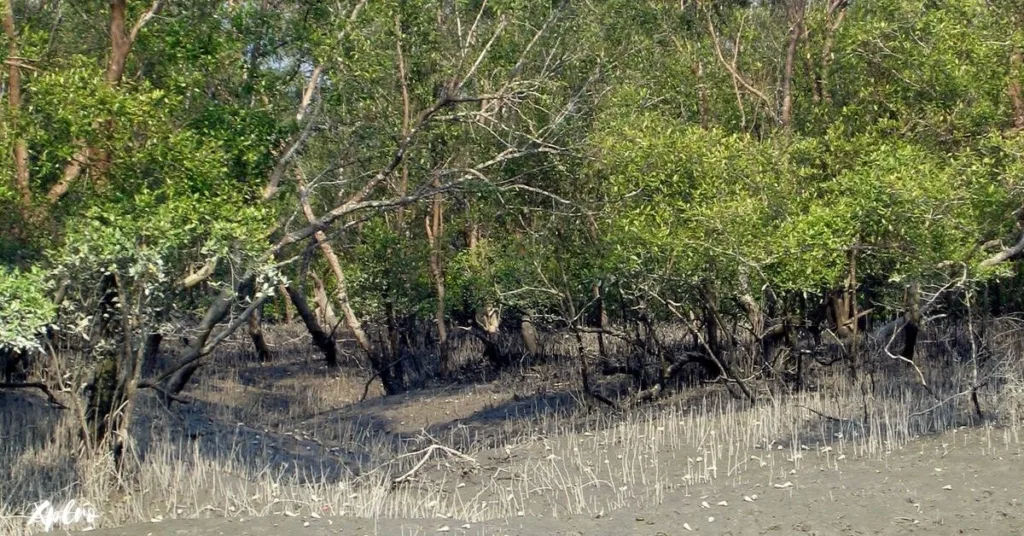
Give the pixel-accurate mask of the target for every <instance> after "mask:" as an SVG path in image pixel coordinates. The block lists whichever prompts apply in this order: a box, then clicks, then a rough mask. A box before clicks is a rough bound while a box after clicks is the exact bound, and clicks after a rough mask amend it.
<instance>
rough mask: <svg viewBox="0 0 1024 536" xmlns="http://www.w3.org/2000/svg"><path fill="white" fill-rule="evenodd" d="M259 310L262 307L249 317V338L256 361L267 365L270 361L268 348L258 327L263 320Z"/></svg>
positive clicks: (260, 328) (261, 329)
mask: <svg viewBox="0 0 1024 536" xmlns="http://www.w3.org/2000/svg"><path fill="white" fill-rule="evenodd" d="M260 309H262V307H261V308H259V309H256V310H255V311H253V313H252V314H251V315H249V338H250V339H252V346H253V348H254V349H255V350H256V359H258V360H259V362H260V363H267V362H269V361H270V346H268V345H267V339H266V338H265V337H264V336H263V328H262V327H261V326H260V323H261V322H262V320H263V312H262V311H261V310H260Z"/></svg>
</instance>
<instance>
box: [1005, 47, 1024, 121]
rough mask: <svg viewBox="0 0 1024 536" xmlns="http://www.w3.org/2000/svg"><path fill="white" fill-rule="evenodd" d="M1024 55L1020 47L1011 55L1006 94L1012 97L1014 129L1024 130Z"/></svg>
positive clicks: (1014, 49) (1015, 48)
mask: <svg viewBox="0 0 1024 536" xmlns="http://www.w3.org/2000/svg"><path fill="white" fill-rule="evenodd" d="M1022 66H1024V54H1022V53H1021V50H1020V47H1013V52H1011V53H1010V85H1009V87H1007V89H1006V92H1007V93H1008V94H1009V96H1010V106H1011V109H1012V111H1013V129H1014V130H1015V131H1021V130H1024V96H1022V95H1021V77H1022V76H1024V69H1022Z"/></svg>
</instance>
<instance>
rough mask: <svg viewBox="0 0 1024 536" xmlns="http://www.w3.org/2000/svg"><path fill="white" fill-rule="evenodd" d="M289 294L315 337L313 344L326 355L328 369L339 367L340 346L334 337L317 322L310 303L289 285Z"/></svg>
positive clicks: (307, 327)
mask: <svg viewBox="0 0 1024 536" xmlns="http://www.w3.org/2000/svg"><path fill="white" fill-rule="evenodd" d="M285 290H286V291H287V292H288V297H289V298H291V300H292V303H293V304H294V305H295V311H296V312H298V313H299V318H301V319H302V323H303V324H305V326H306V330H307V331H309V334H310V335H311V336H312V337H313V344H314V345H315V346H316V347H317V348H318V349H319V350H320V351H321V352H322V353H323V354H324V358H325V360H326V362H327V366H328V367H332V368H333V367H337V366H338V346H337V344H336V342H335V339H334V337H333V336H332V335H331V334H330V333H328V332H327V331H325V330H324V328H323V327H321V326H320V323H319V322H317V320H316V316H315V315H314V314H313V311H312V310H311V309H310V308H309V302H307V301H306V297H305V296H303V295H302V292H301V291H300V290H299V289H297V288H295V287H293V286H292V285H288V286H286V287H285Z"/></svg>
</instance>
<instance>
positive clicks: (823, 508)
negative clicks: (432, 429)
mask: <svg viewBox="0 0 1024 536" xmlns="http://www.w3.org/2000/svg"><path fill="white" fill-rule="evenodd" d="M998 433H999V431H998V430H992V429H985V428H983V429H975V430H964V431H959V432H951V433H948V434H944V435H942V436H939V437H929V438H924V439H920V440H917V441H914V442H913V443H912V444H909V445H906V446H905V447H903V448H902V449H900V450H898V451H895V452H892V453H890V454H888V455H886V456H885V457H884V459H882V460H868V459H859V460H849V459H847V460H843V461H840V462H835V458H836V457H829V456H825V455H821V456H818V455H810V456H808V457H807V458H805V460H806V462H805V463H804V464H803V467H801V468H800V469H799V470H796V472H795V473H790V472H789V471H785V470H784V469H779V468H777V469H776V470H775V471H774V473H775V474H774V476H773V475H772V473H773V471H772V470H771V469H769V468H768V467H765V468H758V469H751V470H749V471H746V472H744V473H743V474H742V476H737V477H734V478H722V479H716V480H714V481H712V482H707V483H700V484H697V485H691V486H689V487H688V488H687V489H679V490H672V491H668V492H666V493H665V495H664V496H663V497H662V500H661V502H660V504H657V505H653V506H648V507H642V508H629V507H625V508H622V509H618V510H611V511H607V512H605V513H604V515H601V514H597V515H590V514H588V515H576V516H573V515H562V516H559V517H554V516H552V515H544V514H543V513H540V512H530V513H529V514H526V515H524V516H522V517H512V518H503V519H495V520H489V521H484V522H477V523H470V522H467V521H465V520H462V519H445V518H435V519H378V520H373V519H367V518H354V517H325V516H321V517H317V518H314V517H310V516H308V515H307V516H296V517H294V518H292V517H285V516H272V517H258V518H241V519H224V518H219V519H194V520H184V519H183V520H171V521H163V522H160V523H147V524H143V525H132V526H126V527H121V528H117V529H109V530H101V531H98V532H94V533H92V534H97V535H103V536H135V535H151V536H171V535H186V534H197V535H251V536H264V535H266V536H276V535H280V534H296V535H310V536H321V535H323V536H326V535H335V534H340V535H345V534H352V535H378V534H380V535H427V534H444V533H450V534H458V535H487V536H490V535H521V536H528V535H549V534H550V535H588V536H589V535H603V534H608V535H612V534H615V535H629V534H635V535H649V536H661V535H679V534H688V533H690V532H694V533H701V534H723V535H724V534H729V535H746V534H751V535H754V534H757V535H761V534H777V535H784V534H818V535H827V534H843V535H845V534H936V535H940V534H982V535H1015V534H1024V469H1022V467H1024V456H1022V451H1021V448H1019V446H1018V447H1014V448H1005V447H1002V446H996V445H997V444H998V443H999V441H991V440H990V436H991V435H993V434H998ZM766 455H767V456H774V455H775V454H766ZM492 460H493V458H492ZM679 465H685V464H679ZM682 476H683V475H680V474H678V472H677V471H672V468H671V467H669V468H666V474H665V475H664V476H663V478H665V480H666V481H676V482H680V481H682ZM787 483H791V484H792V485H787Z"/></svg>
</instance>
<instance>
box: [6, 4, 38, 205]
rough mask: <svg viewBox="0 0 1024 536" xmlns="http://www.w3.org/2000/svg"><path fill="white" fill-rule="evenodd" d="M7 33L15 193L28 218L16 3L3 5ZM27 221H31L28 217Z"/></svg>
mask: <svg viewBox="0 0 1024 536" xmlns="http://www.w3.org/2000/svg"><path fill="white" fill-rule="evenodd" d="M3 26H4V34H6V35H7V58H8V69H7V106H8V110H9V111H10V117H9V120H8V121H9V124H8V125H7V128H9V129H11V130H13V131H15V136H14V147H13V157H14V190H15V191H16V192H18V195H19V196H20V198H21V203H22V205H23V207H22V210H23V213H24V214H25V215H28V214H29V209H30V206H31V204H32V190H31V188H30V186H29V169H28V145H27V144H26V143H25V139H24V138H22V137H21V136H20V135H19V133H17V129H18V116H19V115H20V114H21V68H20V67H18V63H17V60H16V59H15V58H17V57H18V56H20V54H19V52H18V34H17V30H16V29H15V24H14V2H13V1H12V0H7V1H6V2H4V18H3ZM26 219H28V218H26Z"/></svg>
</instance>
